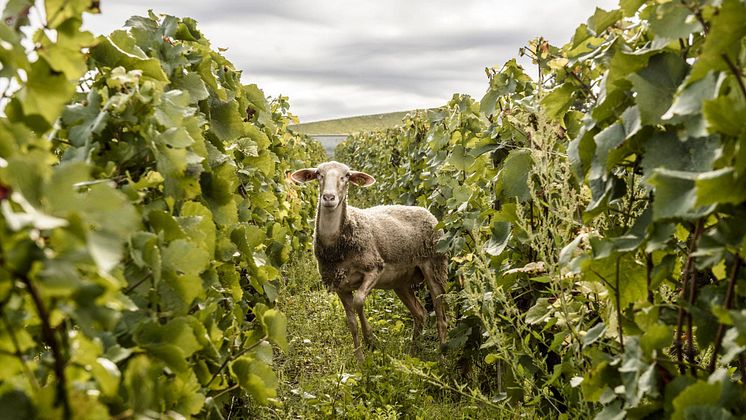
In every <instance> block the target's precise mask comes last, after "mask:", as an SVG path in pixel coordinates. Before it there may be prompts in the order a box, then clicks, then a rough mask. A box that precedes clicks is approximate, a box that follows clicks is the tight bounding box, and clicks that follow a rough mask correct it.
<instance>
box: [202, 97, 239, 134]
mask: <svg viewBox="0 0 746 420" xmlns="http://www.w3.org/2000/svg"><path fill="white" fill-rule="evenodd" d="M209 102H210V114H209V115H210V130H211V131H212V132H213V133H215V135H216V136H217V137H218V139H220V141H224V142H229V141H233V140H235V139H236V138H238V137H240V136H241V135H243V133H244V132H243V126H244V124H243V116H242V115H241V114H239V112H238V103H237V102H236V101H227V102H222V101H219V100H215V99H211V100H210V101H209Z"/></svg>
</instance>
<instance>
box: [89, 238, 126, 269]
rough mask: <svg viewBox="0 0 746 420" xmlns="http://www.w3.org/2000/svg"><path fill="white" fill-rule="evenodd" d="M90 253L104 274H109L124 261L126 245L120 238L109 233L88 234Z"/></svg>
mask: <svg viewBox="0 0 746 420" xmlns="http://www.w3.org/2000/svg"><path fill="white" fill-rule="evenodd" d="M87 239H88V252H89V253H90V254H91V257H92V258H93V261H95V262H96V265H97V266H98V268H99V270H100V271H101V272H102V273H108V272H110V271H111V270H113V269H114V267H116V266H117V265H118V264H119V261H121V260H122V253H123V251H124V243H123V240H122V238H121V237H120V236H118V235H113V234H111V233H107V232H100V231H99V232H97V231H92V232H89V233H88V237H87Z"/></svg>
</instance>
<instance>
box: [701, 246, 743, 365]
mask: <svg viewBox="0 0 746 420" xmlns="http://www.w3.org/2000/svg"><path fill="white" fill-rule="evenodd" d="M741 263H742V260H741V256H740V255H739V254H738V252H736V254H735V261H734V262H733V268H732V269H731V271H730V276H728V289H727V290H726V292H725V302H724V303H723V306H724V307H725V310H729V309H730V308H731V305H732V304H733V291H734V289H735V286H736V277H738V271H739V270H740V269H741ZM724 335H725V324H723V323H720V325H719V326H718V332H717V335H716V336H715V349H714V350H713V351H712V358H711V359H710V365H709V367H708V370H709V371H710V373H712V372H713V371H715V365H716V364H717V359H718V353H720V348H721V347H722V345H723V337H724Z"/></svg>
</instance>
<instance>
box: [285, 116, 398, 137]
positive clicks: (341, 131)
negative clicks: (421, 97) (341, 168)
mask: <svg viewBox="0 0 746 420" xmlns="http://www.w3.org/2000/svg"><path fill="white" fill-rule="evenodd" d="M410 112H412V111H400V112H387V113H385V114H371V115H359V116H357V117H347V118H336V119H333V120H326V121H315V122H308V123H303V124H295V125H291V126H290V127H289V128H290V129H291V130H293V131H295V132H298V133H303V134H308V135H309V136H317V135H337V136H339V135H348V134H352V133H359V132H361V131H374V130H381V129H386V128H393V127H396V126H398V125H400V124H401V120H402V118H404V116H405V115H407V114H408V113H410Z"/></svg>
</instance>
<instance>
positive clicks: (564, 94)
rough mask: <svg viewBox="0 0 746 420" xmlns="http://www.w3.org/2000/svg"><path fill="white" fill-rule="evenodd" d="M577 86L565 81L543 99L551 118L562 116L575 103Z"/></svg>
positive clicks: (544, 107) (545, 109)
mask: <svg viewBox="0 0 746 420" xmlns="http://www.w3.org/2000/svg"><path fill="white" fill-rule="evenodd" d="M576 90H577V88H576V87H575V86H574V85H573V84H572V83H570V82H567V83H563V84H562V85H560V86H559V87H557V88H555V89H553V90H552V91H551V92H549V93H548V94H547V95H546V96H545V97H544V98H542V99H541V102H540V103H541V106H542V108H543V109H544V111H545V112H546V114H547V116H548V117H549V118H551V119H558V118H561V117H562V116H563V115H564V114H565V112H567V110H568V109H570V106H571V105H572V103H573V100H574V98H573V95H572V94H573V92H575V91H576Z"/></svg>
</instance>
